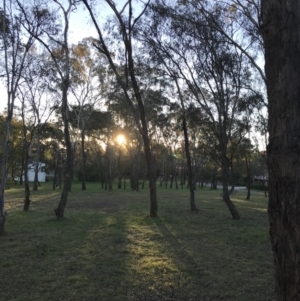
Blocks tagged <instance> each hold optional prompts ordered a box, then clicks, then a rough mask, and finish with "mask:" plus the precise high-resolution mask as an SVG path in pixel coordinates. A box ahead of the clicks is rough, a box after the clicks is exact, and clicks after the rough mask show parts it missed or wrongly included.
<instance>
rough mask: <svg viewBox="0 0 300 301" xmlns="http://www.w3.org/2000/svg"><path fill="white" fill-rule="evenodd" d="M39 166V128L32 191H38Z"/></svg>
mask: <svg viewBox="0 0 300 301" xmlns="http://www.w3.org/2000/svg"><path fill="white" fill-rule="evenodd" d="M39 165H40V133H39V128H37V146H36V156H35V167H34V181H33V188H32V190H38V184H39V178H38V175H39Z"/></svg>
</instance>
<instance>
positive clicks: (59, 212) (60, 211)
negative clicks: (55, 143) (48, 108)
mask: <svg viewBox="0 0 300 301" xmlns="http://www.w3.org/2000/svg"><path fill="white" fill-rule="evenodd" d="M68 85H69V82H68V81H67V80H65V81H64V82H63V97H62V119H63V122H64V138H65V143H66V152H67V158H66V169H65V177H64V187H63V191H62V194H61V198H60V201H59V204H58V207H57V208H56V209H54V212H55V215H56V217H57V218H58V219H61V218H63V216H64V211H65V207H66V205H67V200H68V194H69V191H70V189H71V181H72V168H73V166H72V144H71V139H70V132H69V119H68V98H67V91H68Z"/></svg>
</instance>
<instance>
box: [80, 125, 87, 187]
mask: <svg viewBox="0 0 300 301" xmlns="http://www.w3.org/2000/svg"><path fill="white" fill-rule="evenodd" d="M84 136H85V133H84V130H82V131H81V156H82V169H81V173H82V178H81V190H86V185H85V174H86V170H85V169H86V168H85V166H86V153H85V149H84Z"/></svg>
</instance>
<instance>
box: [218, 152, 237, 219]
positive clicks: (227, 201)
mask: <svg viewBox="0 0 300 301" xmlns="http://www.w3.org/2000/svg"><path fill="white" fill-rule="evenodd" d="M228 172H229V159H228V158H227V156H226V151H225V150H223V154H222V181H223V200H224V202H225V204H226V205H227V207H228V209H229V211H230V213H231V216H232V218H233V219H235V220H239V219H240V215H239V213H238V211H237V209H236V207H235V205H234V204H233V203H232V201H231V199H230V197H229V191H228Z"/></svg>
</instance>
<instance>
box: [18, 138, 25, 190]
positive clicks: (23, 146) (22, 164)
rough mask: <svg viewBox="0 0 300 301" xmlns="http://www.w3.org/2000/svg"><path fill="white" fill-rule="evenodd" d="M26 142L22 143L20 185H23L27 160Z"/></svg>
mask: <svg viewBox="0 0 300 301" xmlns="http://www.w3.org/2000/svg"><path fill="white" fill-rule="evenodd" d="M25 147H26V146H25V144H24V143H23V145H22V158H21V171H20V176H19V177H20V185H23V174H24V164H25V163H24V161H25V154H24V153H25Z"/></svg>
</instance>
